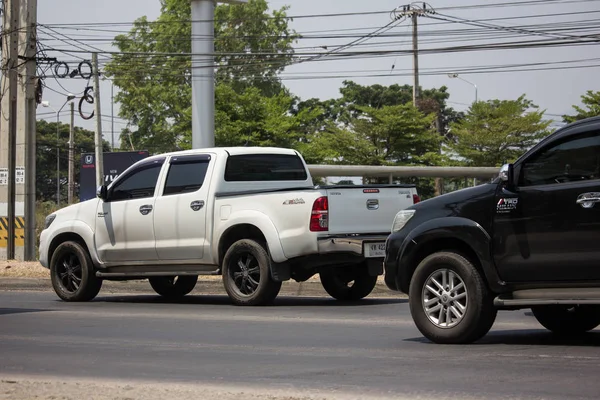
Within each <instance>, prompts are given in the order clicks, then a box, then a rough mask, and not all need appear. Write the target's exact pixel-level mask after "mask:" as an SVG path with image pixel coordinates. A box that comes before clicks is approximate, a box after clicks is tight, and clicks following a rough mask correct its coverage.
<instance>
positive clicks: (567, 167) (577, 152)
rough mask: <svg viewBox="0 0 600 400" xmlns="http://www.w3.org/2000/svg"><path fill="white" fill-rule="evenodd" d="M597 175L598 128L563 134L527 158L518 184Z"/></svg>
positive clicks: (599, 159) (599, 172)
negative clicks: (561, 138)
mask: <svg viewBox="0 0 600 400" xmlns="http://www.w3.org/2000/svg"><path fill="white" fill-rule="evenodd" d="M590 179H600V132H599V131H596V132H590V133H588V134H585V135H577V136H574V137H567V138H565V139H564V140H562V141H560V142H558V143H552V144H551V145H550V146H549V147H546V148H544V149H542V150H541V151H540V152H538V153H536V154H534V155H533V156H532V157H530V158H529V159H527V160H526V161H525V162H524V163H523V164H522V167H521V173H520V177H519V186H536V185H550V184H556V183H566V182H575V181H585V180H590Z"/></svg>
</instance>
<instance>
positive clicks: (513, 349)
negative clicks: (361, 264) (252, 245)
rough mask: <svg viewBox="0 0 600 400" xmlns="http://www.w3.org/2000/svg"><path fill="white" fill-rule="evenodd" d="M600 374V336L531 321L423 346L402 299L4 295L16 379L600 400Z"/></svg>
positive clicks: (4, 328) (1, 326) (521, 315)
mask: <svg viewBox="0 0 600 400" xmlns="http://www.w3.org/2000/svg"><path fill="white" fill-rule="evenodd" d="M599 372H600V332H598V331H596V332H591V333H589V334H586V335H585V336H582V337H580V338H578V339H572V340H568V341H565V340H559V339H556V338H555V337H553V336H552V335H551V334H549V333H548V332H547V331H545V330H543V329H542V328H541V326H539V325H538V324H537V322H536V321H535V319H534V318H533V317H532V316H530V315H528V314H527V313H526V312H524V311H514V312H501V313H500V314H499V317H498V320H497V322H496V324H495V326H494V328H493V330H492V332H490V334H488V336H486V337H485V338H484V339H483V340H481V341H480V342H478V343H477V344H474V345H467V346H442V345H435V344H432V343H430V342H428V341H427V340H425V339H423V337H422V336H421V335H420V333H419V332H418V331H417V329H416V328H415V327H414V325H413V323H412V319H411V317H410V313H409V309H408V304H407V303H406V300H404V299H400V298H383V299H367V300H364V301H362V302H360V303H355V304H351V305H340V303H338V302H336V301H335V300H332V299H328V298H301V297H280V298H278V300H277V301H276V304H275V305H274V306H272V307H258V308H241V307H235V306H232V305H230V303H229V300H228V299H227V297H225V296H201V295H200V296H195V295H194V296H189V297H187V298H186V299H184V300H183V301H182V302H179V303H166V302H163V301H162V300H161V299H160V298H158V297H157V296H154V295H145V294H131V295H103V294H102V293H101V294H100V296H99V297H98V298H97V299H96V300H95V301H93V302H90V303H64V302H61V301H59V300H57V297H56V296H55V295H54V294H53V293H49V292H7V291H3V292H0V377H2V378H3V379H7V377H11V376H31V377H53V379H63V378H64V379H67V378H68V379H75V380H77V379H88V380H89V379H97V380H111V379H117V380H122V381H123V380H124V381H128V382H135V381H137V380H139V381H147V382H158V383H161V382H164V383H165V384H166V383H181V384H198V385H201V384H218V385H224V386H236V387H245V388H249V389H250V388H263V389H264V388H270V389H273V390H275V389H277V390H290V391H301V390H304V389H311V390H318V391H320V392H321V393H323V394H324V395H323V397H324V398H327V395H326V394H327V393H336V394H342V395H343V394H348V395H350V394H353V395H357V394H365V395H373V396H375V395H381V396H384V397H385V396H388V397H390V398H392V397H395V398H399V397H404V398H406V397H408V398H433V397H436V398H460V399H466V398H486V399H491V398H543V399H563V400H564V399H574V398H589V399H596V398H598V391H599V389H600V382H598V380H597V379H598V373H599ZM2 382H4V383H6V382H7V381H6V380H4V381H2ZM5 387H6V386H5ZM0 398H1V393H0ZM198 398H200V397H198Z"/></svg>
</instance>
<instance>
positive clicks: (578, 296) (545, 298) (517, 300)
mask: <svg viewBox="0 0 600 400" xmlns="http://www.w3.org/2000/svg"><path fill="white" fill-rule="evenodd" d="M554 304H600V288H558V289H528V290H517V291H515V292H513V293H508V294H503V295H500V296H498V297H496V298H495V299H494V306H496V307H498V308H528V307H532V306H547V305H554Z"/></svg>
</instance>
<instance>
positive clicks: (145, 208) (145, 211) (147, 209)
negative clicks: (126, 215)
mask: <svg viewBox="0 0 600 400" xmlns="http://www.w3.org/2000/svg"><path fill="white" fill-rule="evenodd" d="M150 211H152V206H151V205H150V204H146V205H144V206H141V207H140V213H141V214H142V215H148V214H150Z"/></svg>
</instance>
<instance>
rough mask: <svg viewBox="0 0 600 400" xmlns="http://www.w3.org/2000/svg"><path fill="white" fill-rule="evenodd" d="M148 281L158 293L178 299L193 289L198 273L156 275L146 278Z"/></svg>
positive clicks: (168, 297)
mask: <svg viewBox="0 0 600 400" xmlns="http://www.w3.org/2000/svg"><path fill="white" fill-rule="evenodd" d="M148 282H150V286H152V289H154V291H155V292H156V293H158V294H159V295H161V296H163V297H165V298H167V299H178V298H181V297H183V296H185V295H186V294H188V293H190V292H191V291H192V290H194V287H196V282H198V275H185V276H156V277H152V278H148Z"/></svg>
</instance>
